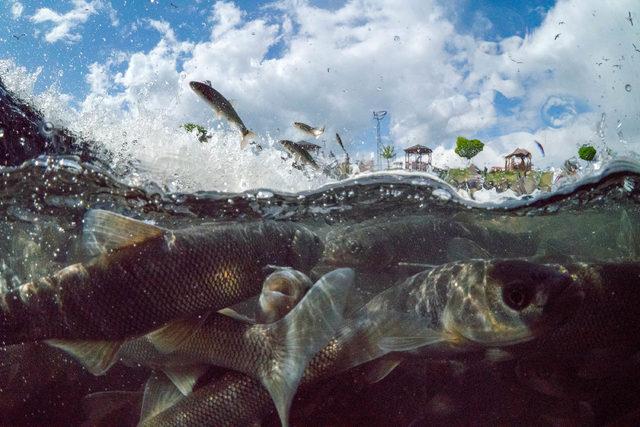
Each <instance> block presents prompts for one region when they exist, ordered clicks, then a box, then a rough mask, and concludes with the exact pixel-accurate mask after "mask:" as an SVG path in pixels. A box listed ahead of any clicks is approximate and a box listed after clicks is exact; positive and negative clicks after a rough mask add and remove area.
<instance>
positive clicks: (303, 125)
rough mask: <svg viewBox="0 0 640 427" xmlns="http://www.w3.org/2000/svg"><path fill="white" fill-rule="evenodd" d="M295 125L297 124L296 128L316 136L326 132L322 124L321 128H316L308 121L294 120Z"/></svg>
mask: <svg viewBox="0 0 640 427" xmlns="http://www.w3.org/2000/svg"><path fill="white" fill-rule="evenodd" d="M293 126H295V127H296V128H298V129H300V130H301V131H302V132H304V133H306V134H308V135H311V136H315V137H316V138H317V137H319V136H320V135H322V134H323V133H324V126H322V127H321V128H314V127H311V126H309V125H308V124H306V123H301V122H293Z"/></svg>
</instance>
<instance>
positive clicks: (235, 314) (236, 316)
mask: <svg viewBox="0 0 640 427" xmlns="http://www.w3.org/2000/svg"><path fill="white" fill-rule="evenodd" d="M218 314H222V315H225V316H227V317H231V318H232V319H235V320H238V321H240V322H243V323H251V324H254V323H256V319H252V318H251V317H249V316H245V315H244V314H240V313H238V312H237V311H235V310H234V309H232V308H229V307H227V308H223V309H222V310H218Z"/></svg>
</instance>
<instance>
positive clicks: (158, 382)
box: [140, 372, 184, 424]
mask: <svg viewBox="0 0 640 427" xmlns="http://www.w3.org/2000/svg"><path fill="white" fill-rule="evenodd" d="M183 398H184V395H183V394H182V393H181V392H180V390H179V389H178V388H177V387H176V386H175V385H174V384H173V382H171V380H170V379H169V378H167V376H166V375H165V374H163V373H162V372H152V373H151V376H150V377H149V379H148V380H147V383H146V384H145V386H144V397H143V398H142V409H141V410H140V423H141V424H142V423H143V422H145V421H146V420H148V419H150V418H153V417H155V416H156V415H158V414H159V413H161V412H162V411H164V410H166V409H168V408H170V407H171V406H173V405H175V404H176V403H177V402H179V401H180V400H182V399H183Z"/></svg>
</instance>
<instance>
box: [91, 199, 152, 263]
mask: <svg viewBox="0 0 640 427" xmlns="http://www.w3.org/2000/svg"><path fill="white" fill-rule="evenodd" d="M83 222H84V228H83V230H82V240H83V244H84V247H85V248H86V249H87V251H88V252H89V253H90V254H91V255H94V256H95V255H99V254H102V253H105V252H108V251H111V250H116V249H120V248H124V247H127V246H131V245H135V244H140V243H142V242H144V241H145V240H148V239H151V238H154V237H158V236H161V235H162V234H163V233H164V232H165V230H164V229H163V228H160V227H157V226H155V225H151V224H147V223H145V222H142V221H138V220H136V219H133V218H129V217H126V216H124V215H120V214H117V213H113V212H109V211H104V210H101V209H92V210H90V211H88V212H87V214H86V215H85V216H84V220H83Z"/></svg>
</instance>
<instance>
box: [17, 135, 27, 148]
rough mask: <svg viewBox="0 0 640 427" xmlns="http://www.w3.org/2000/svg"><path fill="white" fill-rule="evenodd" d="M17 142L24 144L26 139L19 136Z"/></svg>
mask: <svg viewBox="0 0 640 427" xmlns="http://www.w3.org/2000/svg"><path fill="white" fill-rule="evenodd" d="M18 142H19V143H20V145H21V146H23V147H24V146H25V145H27V140H26V139H25V137H24V136H21V137H20V139H18Z"/></svg>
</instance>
